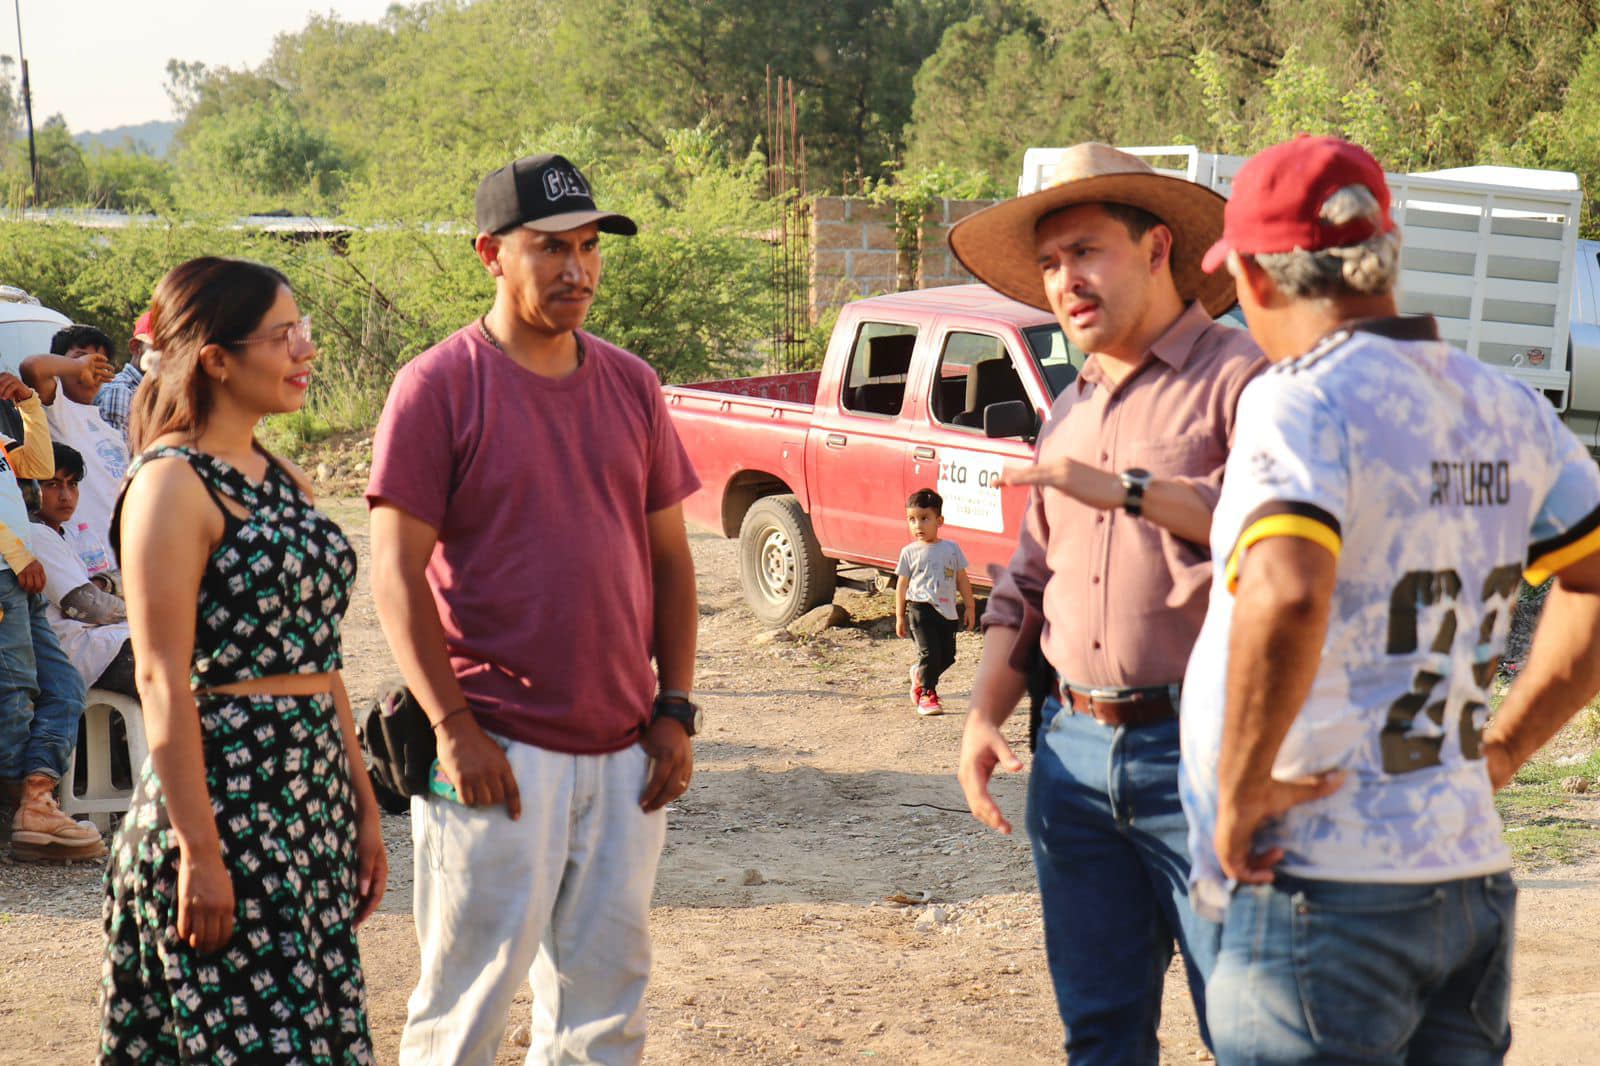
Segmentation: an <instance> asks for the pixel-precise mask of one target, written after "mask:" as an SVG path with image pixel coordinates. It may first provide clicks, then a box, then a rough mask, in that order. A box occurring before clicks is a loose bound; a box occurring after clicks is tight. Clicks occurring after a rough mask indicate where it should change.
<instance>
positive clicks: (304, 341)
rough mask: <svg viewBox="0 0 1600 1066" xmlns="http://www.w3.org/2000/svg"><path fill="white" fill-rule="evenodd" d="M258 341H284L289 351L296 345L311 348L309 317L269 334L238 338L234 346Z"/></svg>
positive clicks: (289, 323) (287, 324)
mask: <svg viewBox="0 0 1600 1066" xmlns="http://www.w3.org/2000/svg"><path fill="white" fill-rule="evenodd" d="M259 341H272V342H276V341H284V342H285V343H287V344H288V345H289V350H290V351H291V352H292V351H294V349H295V347H296V346H297V345H298V346H299V347H301V348H309V347H311V316H310V315H306V316H304V317H303V318H301V319H299V320H298V321H295V322H288V323H285V324H284V325H282V326H279V327H278V328H277V329H274V330H272V331H271V332H270V333H258V334H256V335H254V336H251V337H240V338H239V339H238V340H236V341H234V342H233V343H234V344H255V343H257V342H259Z"/></svg>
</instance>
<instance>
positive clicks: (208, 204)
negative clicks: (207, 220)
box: [176, 93, 345, 214]
mask: <svg viewBox="0 0 1600 1066" xmlns="http://www.w3.org/2000/svg"><path fill="white" fill-rule="evenodd" d="M176 166H177V193H178V199H179V202H180V203H181V204H182V205H184V206H185V207H186V208H188V209H189V210H191V211H194V212H196V213H200V214H209V213H216V212H225V213H226V212H232V213H239V214H261V213H268V212H275V211H288V212H292V213H317V212H321V211H325V210H327V209H328V208H329V207H330V206H331V205H332V204H333V202H334V196H335V195H336V194H337V193H338V191H339V188H340V186H341V185H342V183H343V181H344V178H345V162H344V157H343V156H342V154H341V153H340V152H339V150H338V149H337V148H336V147H335V146H334V145H333V143H332V142H331V140H330V139H329V138H328V137H327V135H325V134H323V133H321V132H320V131H318V130H315V129H312V128H310V127H308V126H307V125H306V124H305V123H304V122H303V121H301V119H300V116H299V115H298V114H296V112H295V109H294V106H293V104H292V103H291V102H290V101H289V99H288V97H287V94H283V93H279V94H277V95H275V96H273V97H272V98H271V99H269V100H266V101H260V102H254V103H251V104H247V105H241V106H238V107H233V108H229V109H227V110H223V111H218V112H217V113H215V114H213V115H210V116H208V117H206V118H204V119H201V120H200V121H199V122H198V123H197V124H196V125H195V126H194V127H193V129H192V131H191V133H190V135H189V137H188V138H187V139H186V141H185V142H184V144H183V146H182V148H181V149H180V151H179V154H178V157H177V161H176Z"/></svg>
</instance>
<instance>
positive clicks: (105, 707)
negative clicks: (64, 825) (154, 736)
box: [61, 688, 150, 833]
mask: <svg viewBox="0 0 1600 1066" xmlns="http://www.w3.org/2000/svg"><path fill="white" fill-rule="evenodd" d="M113 714H115V715H119V716H121V718H122V722H123V725H124V727H125V729H124V732H125V733H126V735H127V738H128V767H129V769H130V771H131V772H132V779H133V783H134V784H137V783H138V781H139V774H140V771H141V770H142V768H143V767H144V762H145V759H147V758H148V757H149V755H150V744H149V742H148V741H147V740H145V735H144V711H143V710H142V709H141V708H140V707H139V701H138V700H136V699H134V698H133V697H132V696H124V695H122V694H121V693H120V692H112V691H110V690H108V689H103V688H92V689H90V690H89V698H88V700H87V701H86V704H85V706H84V709H83V722H82V724H81V726H80V727H79V728H80V730H81V732H82V734H83V737H84V741H85V743H84V752H85V757H84V760H83V766H82V767H79V766H78V747H77V745H74V746H73V749H72V757H71V759H70V760H69V761H68V763H67V773H66V777H65V778H64V780H63V784H62V788H61V809H62V811H64V812H65V813H67V814H68V815H70V816H71V817H73V818H78V817H80V816H81V817H87V818H88V819H89V820H90V821H92V822H93V823H94V824H95V825H97V826H99V827H100V831H101V832H102V833H104V832H107V831H109V830H110V828H111V816H112V815H113V814H123V813H126V812H127V810H128V805H129V803H131V802H132V800H133V789H132V788H117V787H116V785H114V784H113V783H112V780H111V716H112V715H113ZM80 789H81V790H82V791H81V792H80V791H79V790H80Z"/></svg>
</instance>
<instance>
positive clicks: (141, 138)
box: [75, 122, 178, 157]
mask: <svg viewBox="0 0 1600 1066" xmlns="http://www.w3.org/2000/svg"><path fill="white" fill-rule="evenodd" d="M176 132H178V123H176V122H141V123H140V124H139V125H137V126H117V127H115V128H113V129H109V130H99V131H97V132H95V133H80V134H78V135H77V136H76V138H75V139H76V140H77V142H78V143H79V144H80V145H82V146H83V147H84V148H122V147H125V146H127V145H130V144H131V145H133V146H134V147H137V148H141V149H143V150H144V151H146V152H149V153H150V154H151V155H154V156H157V157H160V156H164V155H166V154H167V149H169V148H171V147H172V135H173V134H174V133H176Z"/></svg>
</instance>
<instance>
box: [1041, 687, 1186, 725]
mask: <svg viewBox="0 0 1600 1066" xmlns="http://www.w3.org/2000/svg"><path fill="white" fill-rule="evenodd" d="M1177 691H1178V686H1176V685H1161V686H1158V687H1154V688H1119V689H1104V688H1097V689H1083V688H1074V687H1072V686H1070V685H1062V686H1061V694H1062V695H1063V696H1064V697H1065V698H1066V700H1067V701H1068V703H1069V704H1070V706H1071V707H1072V712H1073V713H1074V714H1086V715H1088V716H1089V717H1091V718H1093V719H1094V720H1095V721H1097V722H1102V723H1104V724H1105V725H1109V726H1125V727H1127V728H1129V729H1138V728H1140V727H1141V726H1147V725H1156V724H1158V723H1161V722H1170V721H1171V720H1172V719H1174V718H1176V717H1178V703H1177V699H1176V696H1177Z"/></svg>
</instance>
